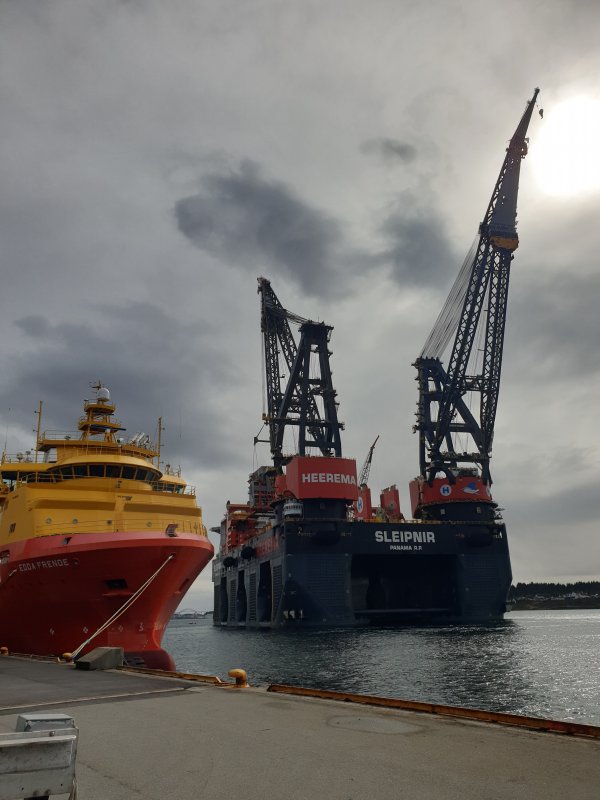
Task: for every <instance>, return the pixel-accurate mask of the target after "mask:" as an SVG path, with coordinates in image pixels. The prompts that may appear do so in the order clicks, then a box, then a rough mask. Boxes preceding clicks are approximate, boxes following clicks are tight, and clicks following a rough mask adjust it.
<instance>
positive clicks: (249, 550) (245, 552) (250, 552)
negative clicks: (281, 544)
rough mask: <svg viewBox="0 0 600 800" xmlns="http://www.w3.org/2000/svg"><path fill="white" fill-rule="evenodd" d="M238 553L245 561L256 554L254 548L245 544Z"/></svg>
mask: <svg viewBox="0 0 600 800" xmlns="http://www.w3.org/2000/svg"><path fill="white" fill-rule="evenodd" d="M240 555H241V557H242V558H243V559H244V560H245V561H250V559H252V558H254V557H255V556H256V548H255V547H252V546H251V545H249V544H247V545H245V546H244V547H242V552H241V553H240Z"/></svg>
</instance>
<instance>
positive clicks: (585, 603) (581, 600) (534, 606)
mask: <svg viewBox="0 0 600 800" xmlns="http://www.w3.org/2000/svg"><path fill="white" fill-rule="evenodd" d="M576 608H582V609H585V608H600V597H573V598H571V597H548V598H543V599H542V598H540V599H539V600H532V599H530V598H527V599H525V598H522V599H521V598H519V599H518V600H514V601H513V602H512V603H510V607H509V609H508V610H509V611H543V610H548V611H560V610H563V609H564V610H569V609H576Z"/></svg>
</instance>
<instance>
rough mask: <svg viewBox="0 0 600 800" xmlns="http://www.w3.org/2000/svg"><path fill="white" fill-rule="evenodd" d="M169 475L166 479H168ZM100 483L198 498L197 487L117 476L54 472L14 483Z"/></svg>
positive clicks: (25, 476) (35, 475) (31, 476)
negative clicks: (133, 485)
mask: <svg viewBox="0 0 600 800" xmlns="http://www.w3.org/2000/svg"><path fill="white" fill-rule="evenodd" d="M168 477H169V476H168V475H167V476H166V478H167V479H168ZM73 480H77V481H91V480H94V481H98V480H110V481H124V480H126V481H137V482H138V483H146V484H148V485H149V486H150V488H151V489H152V491H153V492H157V493H159V494H168V495H178V496H180V497H181V496H187V497H195V496H196V487H195V486H187V485H186V486H184V485H182V484H180V483H168V480H167V481H145V480H143V479H138V478H121V477H115V476H108V477H106V476H104V475H89V476H88V475H75V476H74V477H72V476H65V475H60V474H57V473H52V472H31V473H29V474H26V475H22V476H21V477H20V478H19V479H18V480H17V481H15V482H14V485H15V488H16V487H17V486H23V485H29V484H39V483H45V484H51V483H64V482H65V481H73Z"/></svg>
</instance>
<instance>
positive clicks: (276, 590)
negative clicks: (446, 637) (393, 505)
mask: <svg viewBox="0 0 600 800" xmlns="http://www.w3.org/2000/svg"><path fill="white" fill-rule="evenodd" d="M213 580H214V588H215V605H214V621H215V624H216V625H222V626H228V627H267V628H269V627H270V628H284V627H285V628H302V627H309V626H359V625H365V624H383V625H385V624H402V623H403V622H406V623H410V622H448V623H460V622H484V621H492V620H498V619H501V618H502V615H503V614H504V612H505V610H506V598H507V594H508V590H509V588H510V583H511V568H510V558H509V552H508V543H507V539H506V528H505V526H504V524H502V523H500V522H490V523H488V524H478V523H471V522H427V523H423V522H422V521H411V522H399V523H380V522H356V521H353V522H343V521H339V522H338V521H336V522H331V521H323V520H318V519H312V520H311V519H302V520H295V521H293V522H289V521H284V522H281V523H280V524H275V525H274V526H273V527H271V528H269V529H268V530H266V531H265V532H264V533H261V534H259V535H258V536H256V537H255V538H253V539H250V540H248V542H247V543H246V544H245V545H244V546H242V547H239V548H236V549H233V550H231V551H230V552H229V554H228V555H227V556H225V557H223V556H222V555H219V556H217V558H216V559H215V561H214V562H213Z"/></svg>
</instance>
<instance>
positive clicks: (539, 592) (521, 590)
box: [508, 581, 600, 600]
mask: <svg viewBox="0 0 600 800" xmlns="http://www.w3.org/2000/svg"><path fill="white" fill-rule="evenodd" d="M568 594H579V595H588V596H590V597H594V596H596V597H597V596H600V581H577V582H576V583H517V585H516V586H511V587H510V592H509V593H508V597H509V599H510V600H516V599H518V598H530V597H564V596H565V595H568Z"/></svg>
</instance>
